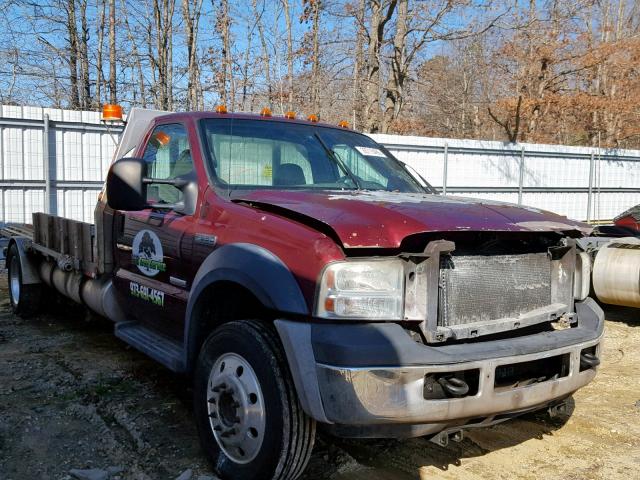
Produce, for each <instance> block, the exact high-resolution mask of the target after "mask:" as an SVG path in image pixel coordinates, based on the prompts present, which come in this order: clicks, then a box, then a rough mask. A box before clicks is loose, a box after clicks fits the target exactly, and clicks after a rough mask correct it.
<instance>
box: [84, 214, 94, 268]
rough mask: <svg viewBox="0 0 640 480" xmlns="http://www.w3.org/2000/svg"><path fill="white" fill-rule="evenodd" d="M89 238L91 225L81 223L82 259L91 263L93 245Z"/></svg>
mask: <svg viewBox="0 0 640 480" xmlns="http://www.w3.org/2000/svg"><path fill="white" fill-rule="evenodd" d="M92 243H93V242H92V238H91V224H89V223H82V259H83V260H84V261H85V262H93V245H92Z"/></svg>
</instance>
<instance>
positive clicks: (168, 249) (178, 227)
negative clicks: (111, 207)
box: [114, 123, 195, 339]
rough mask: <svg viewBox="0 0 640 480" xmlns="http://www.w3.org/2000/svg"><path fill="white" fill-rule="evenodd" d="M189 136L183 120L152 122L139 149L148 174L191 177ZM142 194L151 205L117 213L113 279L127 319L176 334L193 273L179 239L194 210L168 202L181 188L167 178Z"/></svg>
mask: <svg viewBox="0 0 640 480" xmlns="http://www.w3.org/2000/svg"><path fill="white" fill-rule="evenodd" d="M191 141H192V139H190V138H189V134H188V129H187V128H186V126H185V125H184V124H181V123H171V124H164V125H158V126H156V127H155V128H154V130H153V132H152V133H151V135H150V136H149V138H148V140H147V143H146V145H145V147H144V150H143V154H142V158H143V159H144V160H145V162H146V164H147V168H146V177H148V178H150V179H154V180H159V181H165V182H167V181H169V180H173V179H181V178H192V177H193V178H195V170H194V166H193V160H192V158H191ZM146 199H147V203H148V204H149V205H150V206H149V208H146V209H144V210H141V211H135V212H129V211H126V212H125V211H118V212H117V214H116V221H115V222H114V228H115V230H116V231H115V232H114V234H115V235H114V238H116V246H115V259H116V265H117V270H116V275H115V280H114V284H115V286H116V288H117V289H118V292H119V295H120V298H121V300H122V301H123V302H124V303H123V304H125V305H128V308H127V310H128V312H131V315H132V316H133V317H134V318H132V319H131V320H136V321H138V322H139V323H141V324H143V325H144V326H146V327H151V328H153V329H154V330H157V331H160V332H162V333H164V334H165V335H168V336H170V337H172V338H176V339H179V338H181V337H182V334H183V331H182V329H183V325H184V323H183V322H184V315H185V310H186V302H187V298H188V292H189V290H188V289H189V287H190V283H191V280H192V278H190V277H191V276H192V275H193V273H192V269H190V268H189V266H190V263H189V261H188V258H185V257H186V256H185V255H184V249H185V248H189V247H190V245H189V246H187V245H183V241H184V239H185V233H186V232H187V231H188V230H189V228H190V227H191V225H192V224H193V216H192V215H187V214H184V213H180V212H179V211H176V209H174V208H171V206H179V205H180V204H181V202H182V200H183V193H182V192H181V191H180V190H179V189H178V188H176V187H175V186H173V185H171V184H169V183H153V182H152V183H150V184H148V185H147V188H146ZM178 210H179V209H178Z"/></svg>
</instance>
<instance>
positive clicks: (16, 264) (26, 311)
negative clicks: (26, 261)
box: [7, 244, 42, 318]
mask: <svg viewBox="0 0 640 480" xmlns="http://www.w3.org/2000/svg"><path fill="white" fill-rule="evenodd" d="M7 267H8V276H9V300H10V301H11V309H12V310H13V313H15V314H16V315H20V316H21V317H23V318H27V317H31V316H33V315H35V314H36V313H38V311H39V310H40V300H41V298H42V284H40V283H33V284H25V283H24V282H23V279H22V265H21V263H20V253H19V252H18V247H16V246H15V244H12V245H11V247H9V251H8V252H7Z"/></svg>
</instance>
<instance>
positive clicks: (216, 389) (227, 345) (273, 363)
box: [194, 321, 315, 480]
mask: <svg viewBox="0 0 640 480" xmlns="http://www.w3.org/2000/svg"><path fill="white" fill-rule="evenodd" d="M194 395H195V399H194V403H195V413H196V420H197V424H198V432H199V435H200V441H201V443H202V446H203V448H204V450H205V453H206V454H207V456H208V457H209V459H210V460H211V462H212V464H213V466H214V468H215V470H216V473H217V474H218V475H220V476H221V477H222V478H223V479H225V480H226V479H234V480H235V479H242V480H276V479H278V480H280V479H282V480H284V479H287V480H289V479H291V480H293V479H295V478H298V477H299V476H300V474H302V472H303V470H304V469H305V467H306V465H307V462H308V460H309V457H310V456H311V450H312V449H313V443H314V441H315V421H314V420H313V419H311V418H310V417H308V416H307V415H306V414H305V413H304V411H303V410H302V408H301V407H300V403H299V401H298V397H297V395H296V392H295V389H294V386H293V381H292V379H291V374H290V373H289V369H288V366H287V363H286V361H285V359H284V356H283V354H282V347H281V345H280V341H279V339H278V338H277V336H276V335H275V333H274V331H273V330H272V329H271V328H269V326H267V325H264V324H262V323H260V322H258V321H235V322H230V323H227V324H224V325H222V326H221V327H220V328H218V329H216V330H215V331H214V332H213V333H212V334H211V335H210V336H209V338H208V339H207V340H206V342H205V344H204V346H203V347H202V351H201V352H200V356H199V358H198V366H197V368H196V374H195V388H194Z"/></svg>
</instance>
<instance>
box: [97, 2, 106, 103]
mask: <svg viewBox="0 0 640 480" xmlns="http://www.w3.org/2000/svg"><path fill="white" fill-rule="evenodd" d="M98 8H99V10H98V11H99V14H98V24H97V32H96V33H97V35H98V51H97V52H96V90H95V92H96V95H95V105H94V106H95V107H100V105H101V104H102V82H103V81H104V71H103V69H102V50H103V49H104V18H105V11H106V8H105V0H98Z"/></svg>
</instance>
